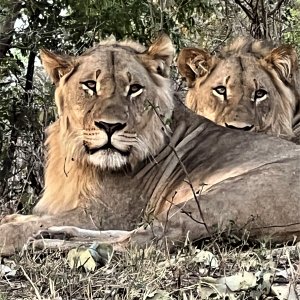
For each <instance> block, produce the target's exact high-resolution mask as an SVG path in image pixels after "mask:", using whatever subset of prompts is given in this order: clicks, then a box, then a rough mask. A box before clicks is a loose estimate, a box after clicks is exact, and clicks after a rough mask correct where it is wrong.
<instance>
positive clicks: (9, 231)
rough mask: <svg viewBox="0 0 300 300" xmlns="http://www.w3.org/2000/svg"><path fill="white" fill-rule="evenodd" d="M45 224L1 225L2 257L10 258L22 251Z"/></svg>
mask: <svg viewBox="0 0 300 300" xmlns="http://www.w3.org/2000/svg"><path fill="white" fill-rule="evenodd" d="M41 227H43V223H42V222H39V221H38V220H35V221H22V222H11V223H5V224H2V225H0V255H1V256H8V255H12V254H14V253H15V252H16V251H18V250H21V249H22V248H23V246H24V245H26V244H27V241H28V239H29V238H30V237H32V236H33V234H34V233H35V232H38V231H39V230H40V229H41Z"/></svg>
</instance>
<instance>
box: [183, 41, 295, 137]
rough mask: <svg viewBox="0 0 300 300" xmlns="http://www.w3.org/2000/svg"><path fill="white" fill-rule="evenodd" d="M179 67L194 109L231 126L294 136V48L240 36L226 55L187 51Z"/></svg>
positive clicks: (225, 52)
mask: <svg viewBox="0 0 300 300" xmlns="http://www.w3.org/2000/svg"><path fill="white" fill-rule="evenodd" d="M178 68H179V71H180V73H181V75H182V76H183V77H184V78H186V80H187V84H188V87H189V91H188V93H187V99H186V104H187V106H188V107H189V108H191V109H192V110H193V111H195V112H197V113H198V114H200V115H203V116H205V117H206V118H208V119H210V120H212V121H214V122H216V123H217V124H219V125H222V126H226V127H229V128H237V129H242V130H247V131H263V132H267V133H271V134H274V135H278V136H285V137H291V136H293V132H292V119H293V115H294V112H295V108H296V106H297V101H299V100H298V96H297V95H298V92H297V89H299V87H298V86H297V84H296V77H297V76H298V75H297V72H298V62H297V55H296V51H295V50H294V49H293V48H291V47H289V46H279V47H273V46H272V45H270V44H268V43H266V42H262V41H254V40H250V41H249V40H247V39H241V38H240V39H237V40H235V41H234V42H233V43H232V44H231V45H230V46H228V47H226V48H225V49H224V50H223V51H222V52H221V53H220V54H218V55H211V54H210V53H208V52H207V51H205V50H202V49H197V48H185V49H183V50H182V51H181V52H180V54H179V58H178Z"/></svg>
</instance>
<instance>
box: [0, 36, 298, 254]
mask: <svg viewBox="0 0 300 300" xmlns="http://www.w3.org/2000/svg"><path fill="white" fill-rule="evenodd" d="M172 51H173V48H172V47H171V46H170V44H169V42H168V39H167V41H165V40H160V41H159V42H158V43H156V44H154V45H152V46H151V47H150V48H149V49H148V50H147V51H145V50H144V49H143V50H136V48H128V47H127V46H126V47H124V46H123V45H122V44H118V43H116V44H112V45H105V46H100V47H98V48H96V49H95V50H92V51H89V52H87V53H86V54H84V55H83V56H80V57H79V59H77V60H71V62H70V60H67V61H66V62H65V63H64V64H63V63H62V62H59V64H60V65H57V61H59V60H60V59H61V57H59V58H57V57H53V56H52V54H49V53H48V54H44V55H43V62H44V65H45V67H46V69H48V72H49V73H50V74H52V78H54V79H55V78H56V85H57V89H56V103H57V105H58V109H59V112H60V118H59V120H58V121H56V123H54V124H52V125H51V126H50V128H49V129H48V139H47V143H46V145H47V148H48V163H47V167H46V183H45V193H44V196H43V198H42V199H41V201H40V203H39V204H38V205H37V207H36V209H35V211H36V213H37V214H39V215H42V216H37V215H35V216H32V217H26V219H24V220H25V221H22V217H18V216H17V217H13V218H12V219H11V220H14V222H12V223H7V224H3V225H1V226H0V236H2V237H3V236H4V238H2V239H1V242H0V246H1V245H2V246H3V248H2V250H1V251H2V252H4V253H8V252H10V251H12V249H14V248H16V247H18V246H20V245H22V243H24V239H25V240H26V239H27V237H28V236H30V235H31V234H32V233H34V232H36V231H38V230H39V229H40V228H48V227H50V226H53V225H56V226H60V225H71V226H77V227H80V228H86V229H101V230H103V229H125V230H131V229H133V228H136V226H137V225H138V224H139V223H140V222H141V221H142V220H144V222H145V219H143V217H144V218H146V219H147V220H148V221H149V220H151V219H152V218H154V221H153V224H152V225H153V226H152V227H150V228H149V230H146V231H144V230H138V231H137V232H136V234H135V235H134V236H132V240H134V241H135V242H137V243H140V244H145V243H147V242H149V241H150V240H151V238H153V236H160V235H161V234H165V235H166V236H169V237H170V238H171V239H172V240H173V241H176V240H182V239H184V238H185V236H186V234H187V233H189V235H190V238H192V239H194V238H201V237H204V236H207V235H208V232H207V229H209V230H210V231H212V230H214V229H215V228H216V226H217V225H219V229H222V228H224V227H226V226H227V225H228V224H229V223H230V222H232V221H233V222H235V224H236V226H237V228H243V229H245V228H247V229H249V230H251V233H252V234H253V235H255V236H265V235H268V234H275V233H276V235H275V236H274V238H277V239H280V238H282V236H281V234H282V233H284V239H287V238H290V237H291V236H292V235H293V234H295V233H297V234H298V233H300V228H299V225H297V224H296V223H297V222H298V220H299V217H300V215H299V214H300V201H299V199H300V187H299V185H298V183H299V182H298V181H299V176H300V173H299V172H300V170H299V163H300V161H299V158H300V147H298V146H296V145H294V144H293V143H290V142H287V141H281V143H278V139H277V138H272V137H265V136H263V135H256V134H253V133H244V132H235V131H232V130H230V129H227V128H223V127H220V126H217V125H215V124H214V123H213V122H211V121H209V120H207V119H205V118H203V117H201V116H198V115H196V114H195V113H193V112H192V111H190V110H189V109H187V108H186V107H185V106H184V105H183V104H182V103H181V102H180V101H178V100H176V99H175V98H176V97H173V95H172V92H171V91H170V89H169V82H168V80H167V79H166V78H165V77H164V76H165V75H166V73H167V67H168V64H169V56H171V54H172ZM82 65H85V68H84V69H83V68H82V67H81V66H82ZM62 66H63V68H64V70H67V71H62V74H60V77H58V75H57V74H56V73H54V74H53V73H51V70H54V71H57V70H59V68H60V67H62ZM56 75H57V76H56ZM87 86H88V87H89V89H88V90H87V89H86V87H87ZM128 86H129V87H128ZM90 90H92V92H90ZM124 124H125V125H124ZM167 124H168V125H167ZM195 198H197V201H196V200H195ZM199 208H200V209H199ZM200 211H201V213H200ZM8 219H9V218H8ZM203 222H205V224H206V226H205V225H204V224H203ZM293 224H294V225H293ZM295 224H296V225H295ZM16 228H18V229H19V230H16ZM12 230H13V232H14V233H12ZM278 233H279V234H278ZM7 241H9V243H8V242H7ZM1 243H2V244H1ZM6 243H8V245H7V244H6ZM4 246H5V247H4Z"/></svg>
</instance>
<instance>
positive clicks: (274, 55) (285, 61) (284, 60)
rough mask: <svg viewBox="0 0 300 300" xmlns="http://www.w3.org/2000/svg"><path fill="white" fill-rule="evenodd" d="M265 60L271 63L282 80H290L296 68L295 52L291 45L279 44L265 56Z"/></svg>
mask: <svg viewBox="0 0 300 300" xmlns="http://www.w3.org/2000/svg"><path fill="white" fill-rule="evenodd" d="M265 61H266V62H267V63H268V64H271V65H272V67H273V68H274V69H275V70H276V71H277V73H278V74H279V76H280V78H281V79H282V80H283V81H288V82H290V81H291V80H292V78H293V76H295V72H297V70H298V59H297V53H296V50H295V49H294V48H292V47H291V46H286V45H283V46H279V47H278V48H275V49H273V50H272V51H271V53H269V54H268V55H267V56H266V57H265Z"/></svg>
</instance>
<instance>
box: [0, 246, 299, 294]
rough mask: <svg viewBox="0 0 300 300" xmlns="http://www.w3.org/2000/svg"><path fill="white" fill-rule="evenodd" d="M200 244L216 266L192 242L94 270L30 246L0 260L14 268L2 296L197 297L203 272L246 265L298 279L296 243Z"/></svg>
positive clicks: (216, 274) (215, 273)
mask: <svg viewBox="0 0 300 300" xmlns="http://www.w3.org/2000/svg"><path fill="white" fill-rule="evenodd" d="M199 248H201V249H202V250H206V251H210V252H211V253H212V254H214V257H215V258H216V259H217V260H218V266H217V267H216V266H213V264H212V263H211V264H210V263H207V261H206V262H205V261H204V262H203V261H202V262H201V261H199V253H200V251H199V250H197V248H195V247H194V246H191V245H187V246H185V247H183V248H177V249H176V251H175V252H174V253H172V254H170V253H167V252H163V251H160V250H159V249H157V248H156V247H150V248H147V249H144V250H137V249H130V250H128V251H127V252H126V253H115V254H114V256H113V258H112V260H111V261H110V262H109V263H108V264H106V265H105V266H102V267H101V266H99V267H98V268H97V270H96V271H94V272H85V271H84V270H83V269H77V270H71V269H70V268H69V266H68V263H67V259H66V253H64V252H60V251H54V252H47V251H42V252H32V251H31V250H28V251H25V252H24V253H23V254H22V255H20V254H18V255H16V256H14V257H13V258H12V259H11V260H10V261H8V260H3V259H2V264H5V265H7V266H10V265H14V264H15V267H14V268H15V269H16V270H17V273H16V275H15V276H13V277H8V278H5V277H3V278H2V279H0V300H7V299H14V300H16V299H28V300H29V299H30V300H31V299H57V300H58V299H63V300H65V299H72V300H75V299H136V300H138V299H184V300H189V299H190V300H192V299H201V297H200V281H201V279H203V278H204V277H209V278H215V279H218V278H224V277H225V276H227V277H228V276H230V275H232V274H237V273H238V272H240V271H245V270H246V271H249V272H252V273H255V272H258V271H259V272H261V271H263V272H265V273H268V272H270V273H272V274H274V277H273V279H272V283H273V285H274V284H276V283H281V284H283V285H285V286H287V285H288V284H289V283H290V284H291V287H292V288H295V287H296V284H297V283H298V284H299V282H300V263H299V261H300V260H299V257H300V254H299V253H300V250H299V248H297V247H289V248H280V250H276V251H273V252H272V251H271V248H268V247H267V246H266V244H263V243H260V244H256V245H248V244H247V242H239V243H238V244H235V245H234V244H233V243H229V242H228V240H227V241H226V242H224V241H220V240H214V241H212V240H210V241H208V242H204V243H203V244H202V245H199ZM286 249H287V250H286ZM12 261H13V263H12ZM279 270H281V273H280V272H279ZM280 274H281V275H280ZM282 274H287V277H286V276H282ZM204 286H205V285H204ZM298 287H299V286H298ZM201 289H202V288H201ZM267 293H268V295H267V294H266V295H265V296H264V297H261V299H265V297H267V296H269V298H268V299H275V298H274V296H272V295H270V292H269V291H268V292H267ZM260 294H263V292H262V293H261V292H260ZM234 295H235V296H234V298H232V295H231V298H230V297H229V298H227V299H254V296H253V295H255V294H254V291H253V289H248V290H244V291H239V292H237V293H235V294H234ZM212 296H214V297H212V298H210V299H225V298H224V297H222V296H220V295H219V296H218V295H212ZM276 299H277V298H276ZM279 299H280V297H279ZM282 299H283V298H282ZM291 299H294V298H291ZM298 299H299V298H298Z"/></svg>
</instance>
